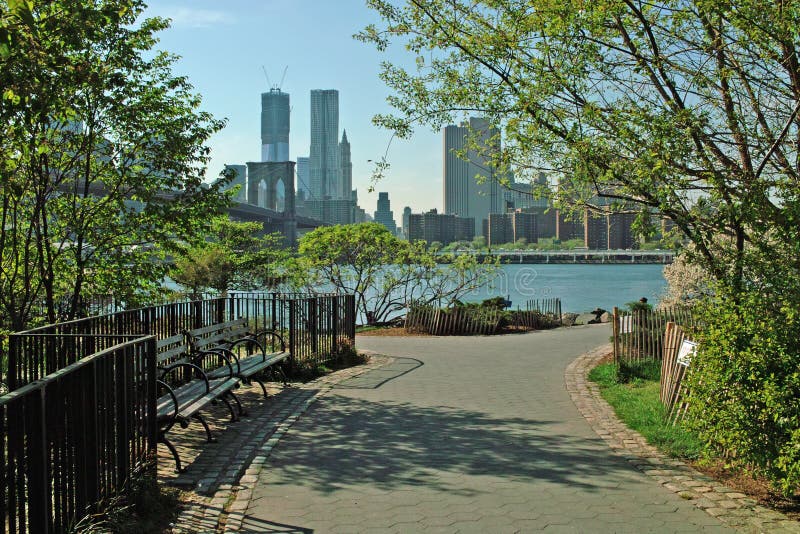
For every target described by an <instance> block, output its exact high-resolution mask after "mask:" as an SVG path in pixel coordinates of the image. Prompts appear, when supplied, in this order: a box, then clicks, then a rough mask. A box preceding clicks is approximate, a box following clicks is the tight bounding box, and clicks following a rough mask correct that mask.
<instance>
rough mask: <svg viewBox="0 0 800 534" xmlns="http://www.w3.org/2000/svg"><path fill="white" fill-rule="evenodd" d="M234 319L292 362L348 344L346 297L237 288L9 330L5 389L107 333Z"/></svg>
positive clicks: (173, 329)
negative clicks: (267, 334)
mask: <svg viewBox="0 0 800 534" xmlns="http://www.w3.org/2000/svg"><path fill="white" fill-rule="evenodd" d="M240 317H246V318H248V319H249V320H250V322H251V326H252V328H253V329H257V330H260V329H264V328H267V329H274V330H277V331H278V332H279V333H282V334H283V335H284V338H285V341H286V343H287V345H288V348H289V350H290V353H291V355H292V363H293V365H302V364H305V363H308V364H310V365H318V364H320V363H324V362H325V361H327V360H329V359H330V358H332V357H333V355H334V354H335V352H336V351H337V350H338V348H339V347H340V346H341V345H343V344H348V345H352V344H353V343H354V342H355V299H354V297H353V296H352V295H316V296H310V295H308V294H296V293H293V294H279V293H252V294H251V293H237V294H234V295H232V296H229V297H224V298H222V297H221V298H214V299H207V300H198V301H188V302H175V303H169V304H161V305H158V306H150V307H147V308H139V309H134V310H125V311H119V312H116V313H112V314H107V315H100V316H96V317H87V318H85V319H78V320H75V321H69V322H66V323H58V324H54V325H48V326H44V327H41V328H35V329H32V330H27V331H25V332H19V333H15V334H12V335H11V336H9V351H8V373H7V384H8V388H9V391H13V390H14V389H16V388H18V387H21V386H23V385H25V384H27V383H30V382H32V381H34V380H38V379H39V378H40V377H42V376H45V375H47V374H49V373H52V372H54V371H56V370H58V369H61V368H63V367H65V366H67V365H70V364H71V363H73V362H75V361H78V360H79V359H81V358H83V357H86V356H88V355H90V354H93V353H94V352H97V351H99V350H102V349H104V348H107V347H108V346H110V345H109V343H110V342H109V338H108V337H107V336H108V335H112V334H114V335H155V336H156V337H157V338H158V339H162V338H165V337H170V336H173V335H176V334H180V333H181V332H184V331H186V330H191V329H194V328H202V327H204V326H209V325H212V324H215V323H221V322H225V321H228V320H231V319H238V318H240ZM47 336H50V337H47ZM2 378H6V377H2Z"/></svg>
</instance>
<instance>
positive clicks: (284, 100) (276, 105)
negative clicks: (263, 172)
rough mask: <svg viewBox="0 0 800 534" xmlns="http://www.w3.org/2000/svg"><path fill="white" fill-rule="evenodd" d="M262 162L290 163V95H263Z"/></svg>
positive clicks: (271, 90) (271, 92)
mask: <svg viewBox="0 0 800 534" xmlns="http://www.w3.org/2000/svg"><path fill="white" fill-rule="evenodd" d="M261 161H289V94H288V93H284V92H281V90H280V89H278V88H273V89H270V90H269V92H268V93H261Z"/></svg>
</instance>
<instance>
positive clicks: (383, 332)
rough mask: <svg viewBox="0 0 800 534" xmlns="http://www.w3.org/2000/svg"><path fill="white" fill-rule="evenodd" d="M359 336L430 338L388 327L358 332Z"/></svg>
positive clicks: (400, 328) (421, 334)
mask: <svg viewBox="0 0 800 534" xmlns="http://www.w3.org/2000/svg"><path fill="white" fill-rule="evenodd" d="M356 335H357V336H367V337H378V336H389V337H391V336H414V337H430V335H429V334H423V333H420V332H408V331H406V329H405V328H403V327H402V326H401V327H394V326H386V327H380V328H373V329H372V330H365V331H364V332H356Z"/></svg>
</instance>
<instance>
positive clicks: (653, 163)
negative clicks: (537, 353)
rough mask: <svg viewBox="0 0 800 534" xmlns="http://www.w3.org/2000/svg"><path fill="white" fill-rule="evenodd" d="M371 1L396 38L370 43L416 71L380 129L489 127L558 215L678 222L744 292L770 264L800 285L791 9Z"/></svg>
mask: <svg viewBox="0 0 800 534" xmlns="http://www.w3.org/2000/svg"><path fill="white" fill-rule="evenodd" d="M368 4H369V5H370V6H371V7H372V8H373V9H374V10H375V11H376V12H377V13H378V14H379V15H380V16H381V18H382V19H383V23H382V24H380V25H371V26H369V27H367V28H365V29H364V30H363V31H362V32H361V33H360V34H359V35H358V36H357V37H358V38H359V39H361V40H363V41H367V42H370V43H373V44H375V45H376V46H377V47H378V48H379V49H381V50H385V49H386V48H388V47H394V46H404V47H405V48H406V49H407V50H408V52H409V53H410V54H411V55H412V56H413V57H414V58H415V60H416V63H415V65H416V67H415V68H412V69H407V68H403V67H402V66H400V65H397V64H392V63H389V62H386V63H384V66H383V72H382V74H381V77H382V79H383V80H384V81H385V83H386V84H387V85H388V86H389V87H390V88H391V89H392V90H393V94H391V96H389V102H390V104H391V105H392V106H393V107H394V108H395V110H396V111H395V113H394V114H392V115H380V116H377V117H376V118H375V122H376V123H377V124H380V125H383V126H386V127H388V128H390V129H392V130H394V131H395V132H396V133H397V134H399V135H401V136H408V135H411V134H412V132H413V127H414V125H415V124H420V123H421V124H424V125H427V126H430V127H433V128H440V127H441V126H442V125H444V124H446V123H449V122H454V121H456V120H457V119H459V118H461V117H464V116H466V115H481V116H484V117H486V118H487V119H488V120H489V121H490V123H491V124H493V125H494V126H496V127H498V128H499V130H498V131H499V133H498V135H499V136H501V137H502V141H503V143H504V148H503V150H502V152H500V153H499V154H497V155H496V156H495V160H496V161H495V164H496V165H498V167H501V168H502V167H506V168H509V169H511V170H513V171H514V173H515V174H516V176H518V177H522V176H526V175H528V176H531V175H533V176H535V175H536V174H537V173H538V172H540V171H546V172H548V173H550V174H551V175H553V176H555V177H556V178H557V180H558V195H557V201H558V202H559V204H560V205H561V206H562V207H567V206H568V205H581V206H585V205H588V206H590V207H594V208H596V209H605V210H623V209H625V210H634V211H638V212H639V213H641V217H640V221H639V223H640V224H642V225H644V226H646V225H647V224H648V223H649V221H650V220H651V218H652V215H656V216H663V217H666V218H668V219H670V220H671V221H673V222H674V224H675V225H676V226H677V227H678V228H680V230H681V231H682V232H683V234H684V235H685V236H686V237H687V238H688V239H689V240H691V242H693V243H694V245H695V248H694V250H695V251H696V257H697V259H698V260H699V261H701V262H702V263H703V264H704V268H706V269H707V270H708V271H709V272H710V273H711V274H712V276H713V277H714V278H715V279H717V280H719V281H721V282H722V284H723V286H724V287H729V288H732V289H733V290H734V292H735V291H738V290H741V289H742V286H743V284H744V283H758V281H759V279H761V280H763V277H760V276H759V275H758V270H759V269H758V268H753V267H752V266H753V265H756V266H758V265H763V264H764V262H765V261H767V262H769V261H774V258H775V257H779V258H781V259H782V261H783V268H784V269H788V270H789V271H790V273H791V274H787V275H788V276H794V277H797V276H798V267H800V263H798V262H799V261H800V259H798V258H800V254H797V252H798V251H797V246H798V243H799V242H800V240H798V231H800V230H799V229H800V226H798V224H797V221H798V215H800V212H799V210H798V194H799V193H800V188H799V187H798V179H799V178H800V167H799V166H798V165H799V164H800V159H798V158H799V157H800V154H799V153H798V147H799V146H800V120H798V110H799V109H800V62H798V56H797V48H798V45H800V37H798V36H800V31H799V30H800V9H799V8H798V5H797V4H796V3H794V2H771V3H764V2H759V1H755V0H736V1H717V0H714V1H708V0H693V1H686V0H666V1H660V2H645V1H642V0H597V1H592V2H586V1H585V0H565V1H558V2H553V1H552V0H532V1H525V2H521V1H519V0H406V1H404V2H400V3H398V2H394V1H388V0H369V1H368ZM474 148H479V144H477V143H476V146H475V147H474ZM498 174H500V175H502V173H498ZM720 236H723V237H724V239H722V240H720V239H719V237H720ZM765 237H766V238H765ZM746 244H750V245H752V247H750V248H749V249H748V247H746V246H745V245H746ZM748 266H750V267H748Z"/></svg>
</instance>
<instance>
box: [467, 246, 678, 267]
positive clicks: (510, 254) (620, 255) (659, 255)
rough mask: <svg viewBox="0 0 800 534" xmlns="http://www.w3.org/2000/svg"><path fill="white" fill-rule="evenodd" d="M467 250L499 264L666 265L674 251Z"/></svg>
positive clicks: (672, 256) (479, 257)
mask: <svg viewBox="0 0 800 534" xmlns="http://www.w3.org/2000/svg"><path fill="white" fill-rule="evenodd" d="M454 254H455V255H460V254H471V255H474V256H476V257H477V259H478V261H483V260H484V259H486V258H497V259H498V260H499V261H500V263H503V264H523V265H526V264H550V263H552V264H588V265H668V264H670V263H672V262H673V260H674V258H675V253H674V252H673V251H671V250H551V251H541V250H524V251H502V252H495V253H483V252H480V253H474V252H455V253H454Z"/></svg>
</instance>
